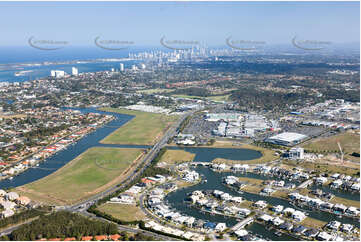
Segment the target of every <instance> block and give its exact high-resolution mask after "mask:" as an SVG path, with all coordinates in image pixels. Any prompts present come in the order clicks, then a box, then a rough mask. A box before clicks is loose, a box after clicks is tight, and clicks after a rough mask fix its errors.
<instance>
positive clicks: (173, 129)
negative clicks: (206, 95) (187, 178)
mask: <svg viewBox="0 0 361 242" xmlns="http://www.w3.org/2000/svg"><path fill="white" fill-rule="evenodd" d="M194 112H195V111H192V112H188V113H186V114H184V115H183V116H182V117H181V118H180V119H179V120H178V121H177V122H176V123H174V124H173V125H172V127H170V128H169V129H168V130H167V132H166V133H165V134H164V135H163V137H162V138H161V139H160V140H159V141H158V142H157V143H156V144H155V145H154V146H153V147H152V149H151V150H150V151H149V152H148V153H147V154H146V155H145V157H144V159H143V161H142V163H141V164H140V166H142V168H140V169H139V170H138V171H134V172H133V173H132V174H130V175H129V176H128V177H127V178H126V179H125V182H124V183H123V184H122V185H121V186H119V185H115V186H113V187H110V188H108V189H107V190H106V191H104V192H101V193H98V194H96V195H94V196H93V197H91V198H89V199H87V200H85V201H82V202H80V203H78V204H74V205H71V206H66V207H61V208H63V209H66V210H70V211H73V212H74V211H77V210H79V209H84V208H88V207H89V206H91V205H92V204H94V203H95V202H96V201H98V200H99V199H102V198H103V197H106V196H108V195H109V194H112V193H113V192H115V191H117V190H120V189H123V188H125V187H127V185H129V184H130V183H131V182H133V181H134V180H135V179H137V178H138V177H139V176H140V175H141V174H143V172H144V171H145V169H147V168H148V167H149V165H150V163H151V162H152V161H153V159H154V158H155V157H156V156H157V155H158V153H159V151H160V150H161V148H163V147H164V146H165V145H166V144H167V142H168V140H169V139H170V138H171V137H173V136H175V135H176V134H177V129H178V127H179V126H180V125H181V123H182V122H183V121H184V120H185V119H186V118H187V117H189V116H190V115H192V114H193V113H194Z"/></svg>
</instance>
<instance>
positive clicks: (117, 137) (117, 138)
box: [101, 108, 179, 145]
mask: <svg viewBox="0 0 361 242" xmlns="http://www.w3.org/2000/svg"><path fill="white" fill-rule="evenodd" d="M101 110H104V111H109V112H116V113H123V114H128V115H134V116H135V117H134V118H133V119H132V120H130V121H129V122H128V123H126V124H125V125H123V126H122V127H120V128H119V129H117V130H116V131H114V132H113V133H111V134H110V135H109V136H107V137H106V138H105V139H103V140H102V141H101V143H104V144H133V145H152V144H154V143H155V141H156V140H157V139H158V138H160V137H161V136H162V135H163V134H164V133H165V131H166V130H167V129H168V128H169V127H170V126H171V124H172V123H174V122H175V121H176V120H177V119H178V118H179V117H178V116H174V115H173V116H171V115H165V114H158V113H148V112H141V111H132V110H126V109H117V108H103V109H101Z"/></svg>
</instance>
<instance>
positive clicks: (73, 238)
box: [64, 237, 76, 241]
mask: <svg viewBox="0 0 361 242" xmlns="http://www.w3.org/2000/svg"><path fill="white" fill-rule="evenodd" d="M73 240H76V238H75V237H71V238H65V239H64V241H73Z"/></svg>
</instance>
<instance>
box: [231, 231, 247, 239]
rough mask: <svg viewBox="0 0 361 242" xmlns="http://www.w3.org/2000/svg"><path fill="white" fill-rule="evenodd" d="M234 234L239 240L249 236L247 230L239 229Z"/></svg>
mask: <svg viewBox="0 0 361 242" xmlns="http://www.w3.org/2000/svg"><path fill="white" fill-rule="evenodd" d="M234 234H235V235H236V236H237V237H238V238H239V239H242V238H243V237H244V236H246V235H248V232H247V230H245V229H238V230H236V231H234Z"/></svg>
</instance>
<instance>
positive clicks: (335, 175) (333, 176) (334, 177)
mask: <svg viewBox="0 0 361 242" xmlns="http://www.w3.org/2000/svg"><path fill="white" fill-rule="evenodd" d="M339 176H340V174H338V173H335V174H333V175H332V176H331V178H332V179H335V180H336V179H337V178H339Z"/></svg>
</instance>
